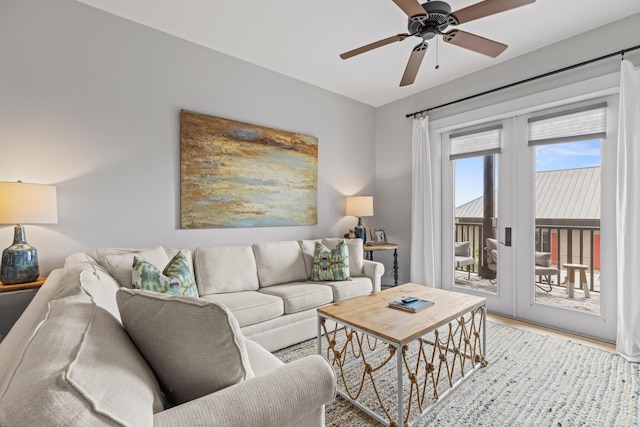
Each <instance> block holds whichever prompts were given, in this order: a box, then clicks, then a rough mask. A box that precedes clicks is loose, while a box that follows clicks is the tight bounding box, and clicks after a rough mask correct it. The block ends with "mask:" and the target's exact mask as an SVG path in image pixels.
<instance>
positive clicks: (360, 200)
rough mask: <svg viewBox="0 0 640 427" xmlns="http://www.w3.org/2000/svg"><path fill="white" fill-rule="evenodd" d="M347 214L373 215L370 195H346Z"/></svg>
mask: <svg viewBox="0 0 640 427" xmlns="http://www.w3.org/2000/svg"><path fill="white" fill-rule="evenodd" d="M347 215H349V216H357V217H361V216H373V197H372V196H349V197H347Z"/></svg>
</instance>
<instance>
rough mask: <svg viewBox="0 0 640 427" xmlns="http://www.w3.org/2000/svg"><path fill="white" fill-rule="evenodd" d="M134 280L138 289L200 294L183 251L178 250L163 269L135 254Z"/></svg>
mask: <svg viewBox="0 0 640 427" xmlns="http://www.w3.org/2000/svg"><path fill="white" fill-rule="evenodd" d="M132 282H133V287H134V288H136V289H144V290H147V291H154V292H161V293H163V294H171V295H176V296H187V297H197V296H198V290H197V288H196V281H195V279H194V277H193V273H192V272H191V268H189V262H188V260H187V258H186V257H185V256H184V255H183V254H182V252H178V253H177V254H176V256H174V257H173V259H172V260H171V261H169V264H167V266H166V267H165V268H164V270H163V271H160V270H159V269H158V268H156V267H155V266H154V265H153V264H150V263H148V262H147V261H145V260H144V259H142V258H140V257H139V256H137V255H136V256H134V257H133V270H132Z"/></svg>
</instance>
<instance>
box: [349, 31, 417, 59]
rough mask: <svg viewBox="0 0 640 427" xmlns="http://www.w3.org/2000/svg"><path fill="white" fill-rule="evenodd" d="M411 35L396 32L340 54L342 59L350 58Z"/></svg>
mask: <svg viewBox="0 0 640 427" xmlns="http://www.w3.org/2000/svg"><path fill="white" fill-rule="evenodd" d="M407 37H409V34H406V33H405V34H396V35H395V36H391V37H387V38H386V39H382V40H378V41H377V42H373V43H369V44H368V45H364V46H361V47H359V48H357V49H353V50H350V51H349V52H345V53H343V54H341V55H340V58H342V59H349V58H351V57H353V56H356V55H360V54H361V53H365V52H368V51H370V50H373V49H376V48H378V47H382V46H385V45H388V44H390V43H393V42H401V41H402V40H404V39H406V38H407Z"/></svg>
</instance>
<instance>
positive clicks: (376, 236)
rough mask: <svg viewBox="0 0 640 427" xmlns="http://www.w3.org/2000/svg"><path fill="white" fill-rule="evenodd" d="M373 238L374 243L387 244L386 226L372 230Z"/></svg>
mask: <svg viewBox="0 0 640 427" xmlns="http://www.w3.org/2000/svg"><path fill="white" fill-rule="evenodd" d="M371 240H373V244H374V245H386V244H387V232H386V230H385V229H384V228H377V229H374V230H371Z"/></svg>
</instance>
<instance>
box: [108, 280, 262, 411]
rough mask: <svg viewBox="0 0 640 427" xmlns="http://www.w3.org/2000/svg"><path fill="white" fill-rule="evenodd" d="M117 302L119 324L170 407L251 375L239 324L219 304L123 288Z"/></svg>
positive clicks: (117, 296) (117, 295)
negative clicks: (143, 358)
mask: <svg viewBox="0 0 640 427" xmlns="http://www.w3.org/2000/svg"><path fill="white" fill-rule="evenodd" d="M116 299H117V301H118V308H119V309H120V317H121V318H122V324H123V325H124V327H125V329H126V331H127V333H128V334H129V336H130V337H131V339H132V340H133V342H134V343H135V344H136V347H138V349H139V350H140V353H142V355H143V356H144V357H145V359H146V360H147V362H149V365H150V366H151V369H153V371H154V372H155V374H156V376H157V377H158V379H159V381H160V384H161V385H162V386H163V388H164V391H165V393H167V395H168V396H169V398H170V399H171V400H172V402H173V403H175V404H181V403H184V402H188V401H190V400H193V399H197V398H198V397H201V396H204V395H207V394H210V393H214V392H216V391H218V390H221V389H223V388H226V387H229V386H231V385H233V384H237V383H239V382H241V381H244V380H246V379H248V378H251V377H253V370H252V369H251V364H250V363H249V357H248V355H247V349H246V347H245V343H244V337H243V336H242V333H241V332H240V326H239V325H238V322H237V320H236V319H235V317H234V316H233V314H231V311H230V310H229V309H228V308H226V307H225V306H224V305H222V304H218V303H216V302H213V301H207V300H204V299H201V298H191V297H175V296H171V295H167V294H161V293H156V292H149V291H142V290H133V289H126V288H120V289H119V290H118V292H117V294H116Z"/></svg>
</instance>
